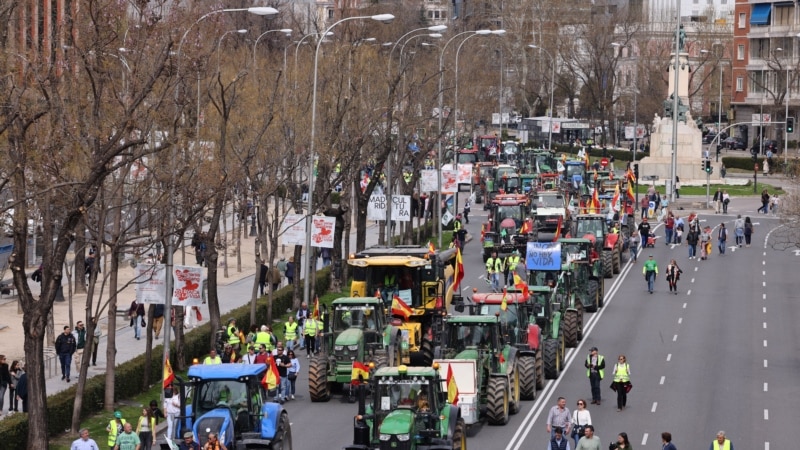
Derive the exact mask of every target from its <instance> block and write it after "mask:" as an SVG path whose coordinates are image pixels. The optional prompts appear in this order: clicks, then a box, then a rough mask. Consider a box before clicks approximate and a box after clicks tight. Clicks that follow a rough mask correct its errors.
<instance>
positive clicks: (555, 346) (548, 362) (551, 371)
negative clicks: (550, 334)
mask: <svg viewBox="0 0 800 450" xmlns="http://www.w3.org/2000/svg"><path fill="white" fill-rule="evenodd" d="M559 346H560V344H559V339H552V338H550V339H546V340H545V341H544V344H543V345H542V353H543V354H542V362H543V363H544V376H545V378H547V379H548V380H555V379H556V378H558V374H559V373H560V372H561V360H560V359H559V356H560V355H559Z"/></svg>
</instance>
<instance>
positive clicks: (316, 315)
mask: <svg viewBox="0 0 800 450" xmlns="http://www.w3.org/2000/svg"><path fill="white" fill-rule="evenodd" d="M311 317H313V318H314V319H319V295H315V296H314V311H313V312H312V313H311Z"/></svg>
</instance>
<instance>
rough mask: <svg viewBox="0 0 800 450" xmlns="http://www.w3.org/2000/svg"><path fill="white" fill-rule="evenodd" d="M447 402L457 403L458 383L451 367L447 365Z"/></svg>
mask: <svg viewBox="0 0 800 450" xmlns="http://www.w3.org/2000/svg"><path fill="white" fill-rule="evenodd" d="M447 403H450V404H451V405H453V406H455V405H458V385H456V379H455V377H454V376H453V367H452V366H450V365H449V364H448V365H447Z"/></svg>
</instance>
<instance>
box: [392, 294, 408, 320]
mask: <svg viewBox="0 0 800 450" xmlns="http://www.w3.org/2000/svg"><path fill="white" fill-rule="evenodd" d="M412 312H413V311H412V310H411V307H410V306H408V305H407V304H406V302H404V301H403V300H402V299H401V298H400V297H398V296H397V295H395V296H394V298H392V315H393V316H398V317H402V318H403V319H404V320H408V318H409V317H410V316H411V313H412Z"/></svg>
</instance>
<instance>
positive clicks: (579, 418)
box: [572, 399, 592, 447]
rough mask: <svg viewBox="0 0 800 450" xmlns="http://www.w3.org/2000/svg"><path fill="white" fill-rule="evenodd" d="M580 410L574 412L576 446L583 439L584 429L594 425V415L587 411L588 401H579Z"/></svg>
mask: <svg viewBox="0 0 800 450" xmlns="http://www.w3.org/2000/svg"><path fill="white" fill-rule="evenodd" d="M577 406H578V408H577V409H576V410H575V411H573V412H572V439H575V446H576V447H577V446H578V441H579V440H580V438H582V437H583V429H584V427H585V426H586V425H591V424H592V414H591V413H590V412H589V410H588V409H586V400H584V399H580V400H578V405H577Z"/></svg>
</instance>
